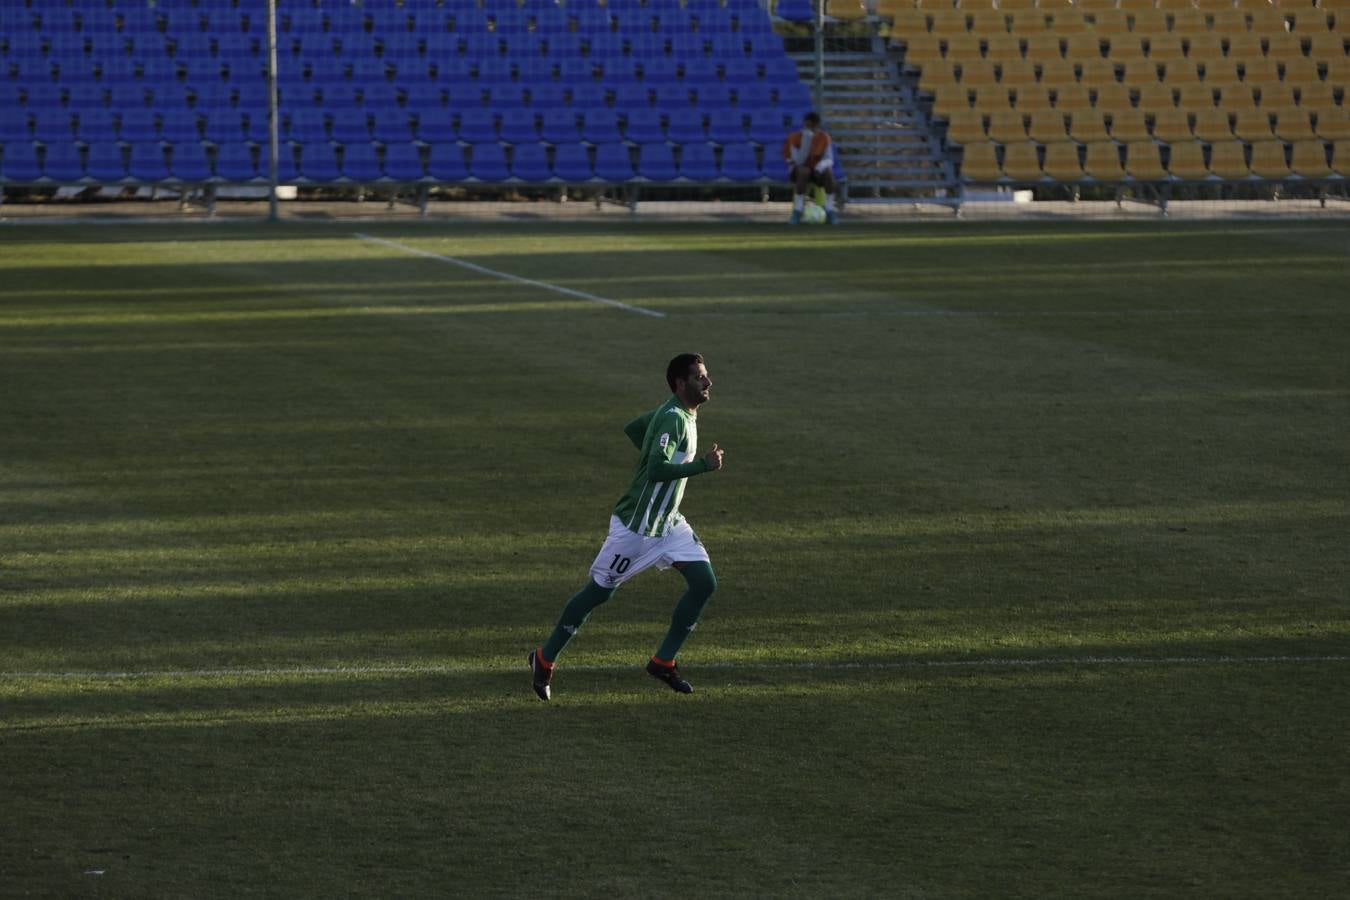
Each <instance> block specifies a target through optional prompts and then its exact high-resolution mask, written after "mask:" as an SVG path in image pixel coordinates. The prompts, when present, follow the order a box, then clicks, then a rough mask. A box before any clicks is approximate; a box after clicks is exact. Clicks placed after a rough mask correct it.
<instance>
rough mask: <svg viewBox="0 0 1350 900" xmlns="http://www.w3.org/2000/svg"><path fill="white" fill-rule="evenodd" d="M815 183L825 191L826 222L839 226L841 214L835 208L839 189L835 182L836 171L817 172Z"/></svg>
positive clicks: (823, 170)
mask: <svg viewBox="0 0 1350 900" xmlns="http://www.w3.org/2000/svg"><path fill="white" fill-rule="evenodd" d="M815 182H816V184H818V185H820V186H821V187H822V188H823V189H824V190H825V222H826V223H827V224H829V225H838V224H839V212H838V209H837V207H836V206H835V194H836V192H837V191H838V189H839V187H838V184H837V183H836V182H835V180H834V170H833V169H821V170H820V171H819V172H816V173H815Z"/></svg>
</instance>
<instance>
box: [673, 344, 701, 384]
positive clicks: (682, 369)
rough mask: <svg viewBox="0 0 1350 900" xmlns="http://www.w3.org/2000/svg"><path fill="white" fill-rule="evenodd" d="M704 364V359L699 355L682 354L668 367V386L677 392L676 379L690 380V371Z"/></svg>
mask: <svg viewBox="0 0 1350 900" xmlns="http://www.w3.org/2000/svg"><path fill="white" fill-rule="evenodd" d="M702 362H703V357H702V356H701V355H700V354H698V353H681V354H680V355H679V356H677V357H675V358H674V359H672V360H671V361H670V365H668V366H666V384H668V385H670V389H671V390H672V391H673V390H675V379H677V378H683V379H685V380H688V378H689V370H690V369H692V368H693V367H694V366H697V365H698V364H700V363H702Z"/></svg>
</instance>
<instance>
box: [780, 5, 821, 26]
mask: <svg viewBox="0 0 1350 900" xmlns="http://www.w3.org/2000/svg"><path fill="white" fill-rule="evenodd" d="M773 14H774V15H775V16H777V17H778V18H780V19H783V20H785V21H788V22H795V23H798V24H810V23H812V22H814V21H815V20H816V12H815V10H814V9H813V8H812V0H778V5H777V6H776V7H774V11H773Z"/></svg>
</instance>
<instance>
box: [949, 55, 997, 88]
mask: <svg viewBox="0 0 1350 900" xmlns="http://www.w3.org/2000/svg"><path fill="white" fill-rule="evenodd" d="M957 65H958V66H960V68H961V84H962V85H963V86H965V87H977V88H978V87H986V86H988V85H991V84H998V73H997V72H996V71H994V66H993V64H992V63H987V62H985V61H984V60H982V59H980V58H979V57H976V58H975V59H964V60H960V61H958V62H957Z"/></svg>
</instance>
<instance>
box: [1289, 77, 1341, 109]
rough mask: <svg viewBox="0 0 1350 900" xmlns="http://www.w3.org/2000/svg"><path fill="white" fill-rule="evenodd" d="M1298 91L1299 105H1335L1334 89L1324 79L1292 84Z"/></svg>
mask: <svg viewBox="0 0 1350 900" xmlns="http://www.w3.org/2000/svg"><path fill="white" fill-rule="evenodd" d="M1293 87H1294V89H1296V90H1297V91H1298V105H1299V106H1335V105H1336V100H1335V96H1336V95H1335V91H1333V90H1332V87H1331V85H1329V84H1327V83H1326V82H1325V81H1314V82H1310V83H1306V84H1296V85H1294V86H1293Z"/></svg>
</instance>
